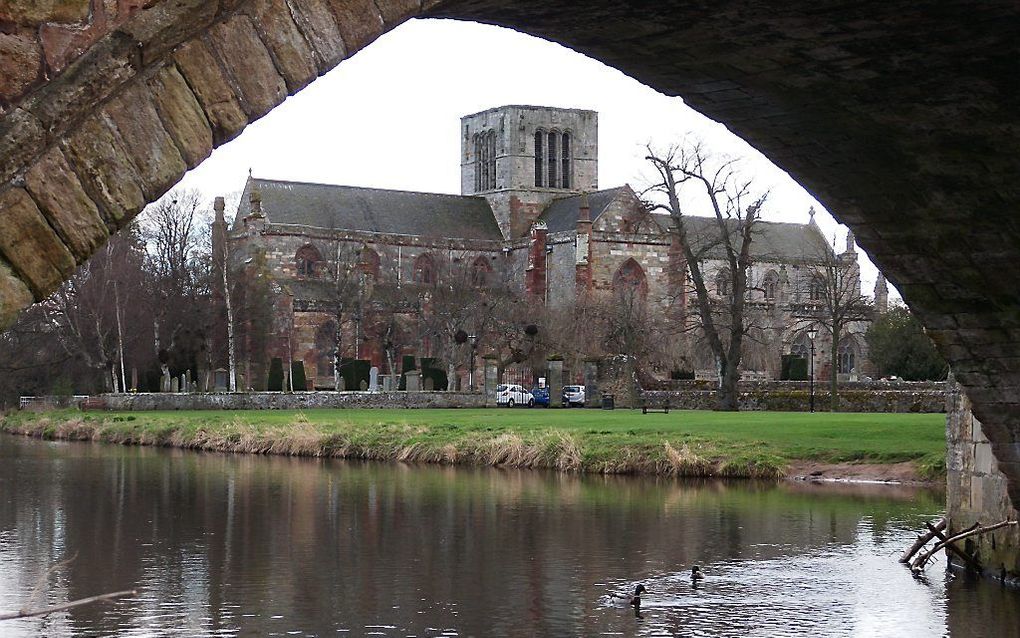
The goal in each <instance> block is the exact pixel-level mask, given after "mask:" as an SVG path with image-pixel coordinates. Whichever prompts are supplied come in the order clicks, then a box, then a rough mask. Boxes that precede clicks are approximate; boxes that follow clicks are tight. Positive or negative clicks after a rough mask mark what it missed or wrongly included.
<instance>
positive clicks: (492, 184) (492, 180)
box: [486, 131, 496, 190]
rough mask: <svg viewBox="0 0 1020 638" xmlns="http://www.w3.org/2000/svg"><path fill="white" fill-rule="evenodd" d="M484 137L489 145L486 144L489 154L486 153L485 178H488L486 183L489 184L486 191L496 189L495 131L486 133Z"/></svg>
mask: <svg viewBox="0 0 1020 638" xmlns="http://www.w3.org/2000/svg"><path fill="white" fill-rule="evenodd" d="M486 137H487V138H488V140H489V143H488V148H489V152H488V156H489V164H488V166H487V167H486V171H487V177H488V179H487V181H488V183H489V188H488V190H492V189H494V188H496V132H495V131H489V133H488V135H487V136H486Z"/></svg>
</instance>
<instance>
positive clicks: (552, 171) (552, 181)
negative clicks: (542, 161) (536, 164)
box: [546, 131, 559, 188]
mask: <svg viewBox="0 0 1020 638" xmlns="http://www.w3.org/2000/svg"><path fill="white" fill-rule="evenodd" d="M558 137H559V134H558V133H556V132H555V131H550V132H549V136H548V138H547V139H548V141H549V143H548V146H549V148H548V153H547V155H548V157H549V161H548V162H546V168H547V169H548V176H549V180H548V185H549V188H556V186H557V179H556V165H557V162H556V160H557V159H559V156H558V154H557V153H556V147H557V144H556V139H557V138H558Z"/></svg>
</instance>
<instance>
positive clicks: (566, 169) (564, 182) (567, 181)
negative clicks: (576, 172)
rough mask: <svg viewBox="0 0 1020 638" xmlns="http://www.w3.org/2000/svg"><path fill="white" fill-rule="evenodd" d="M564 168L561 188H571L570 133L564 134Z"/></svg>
mask: <svg viewBox="0 0 1020 638" xmlns="http://www.w3.org/2000/svg"><path fill="white" fill-rule="evenodd" d="M561 150H562V155H563V162H562V163H563V168H562V170H561V172H560V188H570V174H571V170H570V133H564V134H563V148H562V149H561Z"/></svg>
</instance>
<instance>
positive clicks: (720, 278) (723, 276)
mask: <svg viewBox="0 0 1020 638" xmlns="http://www.w3.org/2000/svg"><path fill="white" fill-rule="evenodd" d="M715 291H716V294H718V295H719V296H720V297H728V296H729V294H730V271H729V269H727V268H723V269H722V270H720V271H719V274H718V275H716V276H715Z"/></svg>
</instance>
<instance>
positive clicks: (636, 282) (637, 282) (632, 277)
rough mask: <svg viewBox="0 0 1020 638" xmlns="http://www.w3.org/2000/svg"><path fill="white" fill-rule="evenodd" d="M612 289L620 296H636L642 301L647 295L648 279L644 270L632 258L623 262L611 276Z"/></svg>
mask: <svg viewBox="0 0 1020 638" xmlns="http://www.w3.org/2000/svg"><path fill="white" fill-rule="evenodd" d="M613 289H614V290H615V291H616V292H617V293H618V294H622V295H628V296H629V295H633V294H635V293H636V294H637V296H638V298H639V299H641V300H642V301H643V300H644V299H645V297H646V296H647V295H648V279H647V278H646V277H645V270H644V268H642V267H641V264H639V263H637V261H635V260H634V258H633V257H631V258H630V259H628V260H627V261H625V262H623V264H622V265H621V266H620V268H619V269H617V271H616V274H615V275H614V276H613Z"/></svg>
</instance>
